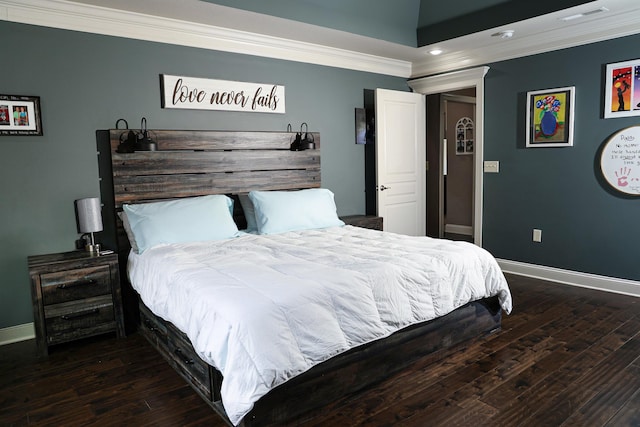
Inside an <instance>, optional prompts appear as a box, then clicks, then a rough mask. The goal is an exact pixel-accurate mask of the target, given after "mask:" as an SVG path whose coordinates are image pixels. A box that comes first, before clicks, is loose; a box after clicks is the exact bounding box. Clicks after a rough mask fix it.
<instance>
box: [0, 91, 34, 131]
mask: <svg viewBox="0 0 640 427" xmlns="http://www.w3.org/2000/svg"><path fill="white" fill-rule="evenodd" d="M21 135H38V136H39V135H42V119H41V117H40V97H39V96H23V95H1V94H0V136H21Z"/></svg>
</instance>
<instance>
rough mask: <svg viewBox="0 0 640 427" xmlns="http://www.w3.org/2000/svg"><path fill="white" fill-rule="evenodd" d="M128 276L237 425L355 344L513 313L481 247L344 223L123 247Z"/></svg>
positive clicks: (502, 283) (490, 259)
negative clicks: (468, 316)
mask: <svg viewBox="0 0 640 427" xmlns="http://www.w3.org/2000/svg"><path fill="white" fill-rule="evenodd" d="M129 276H130V279H131V283H132V284H133V287H134V288H135V289H136V290H137V291H138V292H139V294H140V296H141V298H142V300H143V302H144V303H145V304H146V305H147V307H149V308H150V309H151V310H152V311H153V312H154V313H155V314H156V315H158V316H160V317H162V318H163V319H165V320H168V321H170V322H172V323H173V324H174V325H175V326H176V327H178V328H179V329H180V330H182V331H183V332H185V333H186V334H187V336H188V337H189V339H190V340H191V342H192V344H193V346H194V348H195V350H196V352H197V353H198V354H199V355H200V357H202V359H203V360H205V361H206V362H207V363H209V364H211V365H213V366H215V367H216V368H218V369H219V370H220V371H221V372H222V374H223V376H224V381H223V383H222V402H223V404H224V407H225V410H226V412H227V415H228V416H229V419H230V420H231V422H232V423H234V424H238V423H239V422H240V421H241V420H242V417H243V416H244V415H246V413H247V412H249V411H250V410H251V408H252V407H253V404H254V402H256V401H257V400H258V399H259V398H260V397H261V396H263V395H265V394H266V393H267V392H268V391H269V390H270V389H272V388H274V387H276V386H277V385H279V384H281V383H283V382H285V381H286V380H288V379H290V378H292V377H293V376H295V375H297V374H300V373H302V372H304V371H306V370H308V369H309V368H311V367H312V366H314V365H316V364H318V363H320V362H322V361H324V360H327V359H328V358H330V357H332V356H335V355H336V354H338V353H341V352H344V351H346V350H348V349H350V348H352V347H355V346H358V345H360V344H364V343H367V342H370V341H373V340H376V339H379V338H382V337H386V336H388V335H390V334H391V333H393V332H395V331H397V330H399V329H401V328H403V327H405V326H407V325H410V324H413V323H417V322H421V321H424V320H429V319H433V318H435V317H438V316H442V315H445V314H447V313H449V312H450V311H452V310H454V309H456V308H457V307H460V306H462V305H464V304H466V303H468V302H470V301H473V300H477V299H480V298H484V297H488V296H492V295H498V296H499V299H500V303H501V306H502V308H503V309H504V310H505V311H506V312H507V313H509V312H510V311H511V295H510V292H509V289H508V287H507V283H506V280H505V278H504V276H503V274H502V272H501V270H500V268H499V267H498V264H497V263H496V261H495V259H494V258H493V257H492V256H491V255H490V254H489V253H488V252H486V251H485V250H484V249H481V248H479V247H477V246H475V245H472V244H470V243H464V242H452V241H447V240H439V239H431V238H428V237H408V236H403V235H397V234H392V233H383V232H379V231H374V230H367V229H362V228H357V227H351V226H344V227H335V228H328V229H324V230H308V231H301V232H290V233H285V234H279V235H270V236H258V235H243V236H241V237H238V238H235V239H231V240H224V241H214V242H201V243H190V244H172V245H161V246H157V247H155V248H152V249H149V250H147V251H145V252H144V253H143V254H142V255H136V254H133V253H132V254H131V256H130V258H129Z"/></svg>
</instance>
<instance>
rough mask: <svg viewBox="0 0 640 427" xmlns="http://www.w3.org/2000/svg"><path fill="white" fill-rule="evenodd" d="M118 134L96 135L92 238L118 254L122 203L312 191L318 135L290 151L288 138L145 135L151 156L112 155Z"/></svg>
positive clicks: (123, 245)
mask: <svg viewBox="0 0 640 427" xmlns="http://www.w3.org/2000/svg"><path fill="white" fill-rule="evenodd" d="M126 132H128V131H127V130H124V129H111V130H105V131H98V135H97V137H98V138H97V139H98V151H99V159H100V160H99V166H100V168H99V169H100V183H101V189H100V192H101V199H102V203H103V212H102V214H103V222H104V223H105V224H104V228H105V231H104V232H103V234H102V235H101V236H99V238H100V239H101V240H100V241H101V242H102V244H103V246H105V247H108V248H110V249H114V250H117V251H118V252H120V253H122V252H127V253H128V250H129V242H128V240H127V238H126V235H125V233H124V232H123V229H122V223H121V221H120V219H119V218H118V216H117V212H120V211H121V210H122V205H123V204H126V203H143V202H150V201H158V200H163V199H176V198H181V197H191V196H203V195H208V194H227V195H230V196H233V195H237V194H241V193H247V192H249V191H251V190H288V189H303V188H317V187H320V135H319V134H318V133H313V132H310V134H311V135H313V138H314V142H315V144H316V149H314V150H304V151H291V150H290V149H289V148H290V145H291V141H292V140H293V137H294V136H295V133H291V132H230V131H229V132H228V131H183V130H149V133H150V135H151V136H152V137H153V139H154V140H155V141H156V143H157V147H158V148H157V151H136V152H134V153H118V152H116V150H117V148H118V145H119V144H120V141H121V137H123V138H124V136H123V133H124V135H125V136H126ZM236 206H237V207H238V211H237V212H238V215H236V218H237V220H238V221H240V222H242V221H243V218H244V217H243V215H242V210H241V209H240V207H239V203H236ZM238 225H239V227H242V226H244V224H242V223H240V224H238Z"/></svg>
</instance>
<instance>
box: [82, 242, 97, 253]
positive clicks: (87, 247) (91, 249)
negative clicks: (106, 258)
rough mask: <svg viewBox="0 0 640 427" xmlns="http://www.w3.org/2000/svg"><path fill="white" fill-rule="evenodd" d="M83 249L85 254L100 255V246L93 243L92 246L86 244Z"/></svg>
mask: <svg viewBox="0 0 640 427" xmlns="http://www.w3.org/2000/svg"><path fill="white" fill-rule="evenodd" d="M84 249H85V250H86V251H87V252H90V253H91V254H92V255H100V244H99V243H94V244H93V245H92V244H88V245H85V247H84Z"/></svg>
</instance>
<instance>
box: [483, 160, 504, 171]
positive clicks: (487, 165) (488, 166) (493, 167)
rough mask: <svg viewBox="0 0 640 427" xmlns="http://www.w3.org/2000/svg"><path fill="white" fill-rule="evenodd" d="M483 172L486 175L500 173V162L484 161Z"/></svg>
mask: <svg viewBox="0 0 640 427" xmlns="http://www.w3.org/2000/svg"><path fill="white" fill-rule="evenodd" d="M484 171H485V172H486V173H498V172H500V162H499V161H498V160H485V162H484Z"/></svg>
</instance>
